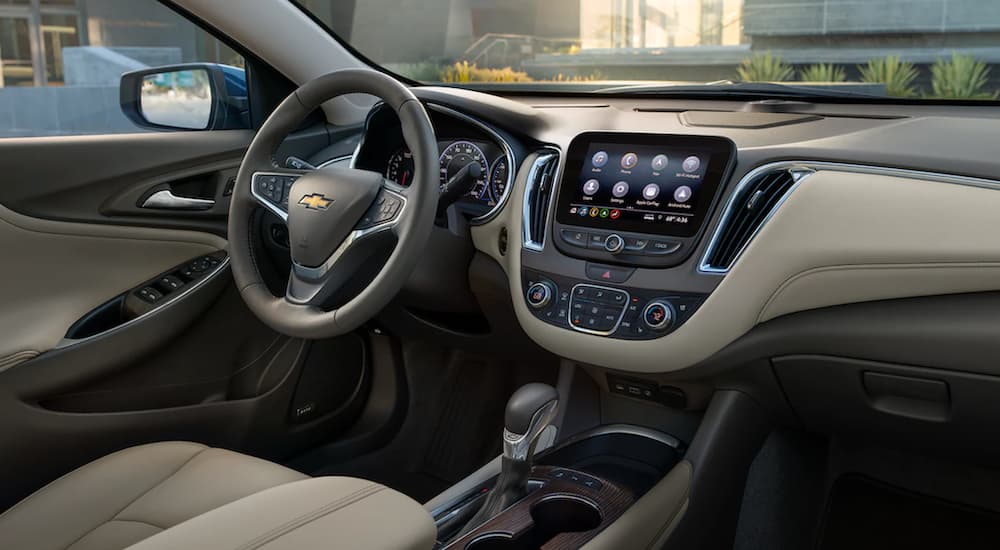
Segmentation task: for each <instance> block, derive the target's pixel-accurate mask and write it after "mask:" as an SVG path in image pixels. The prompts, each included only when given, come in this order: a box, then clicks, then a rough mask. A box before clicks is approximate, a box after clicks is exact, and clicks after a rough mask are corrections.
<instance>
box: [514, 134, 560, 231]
mask: <svg viewBox="0 0 1000 550" xmlns="http://www.w3.org/2000/svg"><path fill="white" fill-rule="evenodd" d="M558 166H559V154H558V153H557V152H555V151H553V150H544V151H539V152H538V156H537V157H536V158H535V161H534V162H533V163H532V165H531V170H530V171H529V172H528V181H527V184H526V185H525V189H524V212H523V220H522V222H523V223H522V227H524V247H525V248H527V249H530V250H541V249H542V247H544V246H545V230H546V229H547V224H548V217H549V205H550V203H551V202H552V195H553V193H554V192H555V177H556V168H557V167H558Z"/></svg>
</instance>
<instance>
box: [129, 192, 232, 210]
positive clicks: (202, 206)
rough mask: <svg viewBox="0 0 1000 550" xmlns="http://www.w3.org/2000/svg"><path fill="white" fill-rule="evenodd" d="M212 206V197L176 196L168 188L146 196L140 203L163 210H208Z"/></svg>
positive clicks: (213, 202)
mask: <svg viewBox="0 0 1000 550" xmlns="http://www.w3.org/2000/svg"><path fill="white" fill-rule="evenodd" d="M213 206H215V201H214V200H212V199H196V198H194V197H178V196H177V195H175V194H174V193H173V191H171V190H170V189H161V190H159V191H157V192H155V193H153V194H152V195H150V196H148V197H146V200H145V201H143V203H142V208H159V209H163V210H208V209H210V208H212V207H213Z"/></svg>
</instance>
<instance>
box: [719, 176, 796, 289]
mask: <svg viewBox="0 0 1000 550" xmlns="http://www.w3.org/2000/svg"><path fill="white" fill-rule="evenodd" d="M798 179H799V178H798V177H797V175H796V174H795V173H794V172H792V171H790V170H779V171H773V172H765V173H763V174H760V175H758V176H756V177H754V178H753V179H751V180H750V181H749V182H747V184H746V185H744V186H743V187H742V188H741V189H738V190H737V191H736V193H737V195H736V196H735V197H734V198H733V200H732V202H731V203H730V206H729V208H728V209H727V210H726V212H725V213H724V214H723V218H722V221H721V222H719V223H720V228H719V230H717V232H716V235H715V238H714V239H713V240H712V242H711V244H710V245H709V250H708V253H707V254H706V255H705V262H704V264H703V266H702V269H704V270H708V271H717V272H725V271H728V270H729V268H730V267H732V265H733V263H734V262H735V261H736V258H737V257H739V255H740V253H741V252H742V251H743V249H744V248H745V247H746V246H747V244H748V243H749V242H750V239H752V238H753V236H754V235H755V234H756V233H757V231H758V230H759V229H760V228H761V226H762V225H763V224H764V221H766V220H767V218H768V217H769V216H770V215H771V213H772V212H773V211H774V210H775V208H777V207H778V205H780V204H781V202H782V200H784V198H785V196H786V195H787V194H788V192H789V191H790V190H791V188H792V186H794V185H795V182H796V181H798Z"/></svg>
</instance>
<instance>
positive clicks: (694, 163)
mask: <svg viewBox="0 0 1000 550" xmlns="http://www.w3.org/2000/svg"><path fill="white" fill-rule="evenodd" d="M681 167H682V168H684V171H685V172H687V173H691V172H697V171H698V169H699V168H701V159H700V158H698V157H696V156H694V155H692V156H690V157H688V158H686V159H684V162H683V163H682V164H681Z"/></svg>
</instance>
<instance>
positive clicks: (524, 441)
mask: <svg viewBox="0 0 1000 550" xmlns="http://www.w3.org/2000/svg"><path fill="white" fill-rule="evenodd" d="M558 408H559V400H558V399H553V400H552V401H549V402H548V403H546V404H545V405H543V406H542V408H540V409H538V411H537V412H535V414H534V416H532V417H531V423H530V424H528V431H526V432H525V433H523V434H516V433H512V432H510V431H508V430H507V428H504V430H503V456H504V457H506V458H508V459H510V460H518V461H526V460H528V458H530V457H531V455H532V454H534V451H535V443H537V442H538V436H540V435H542V432H543V431H544V430H545V428H546V427H548V426H549V424H551V423H552V421H553V420H554V419H555V417H556V410H557V409H558Z"/></svg>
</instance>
